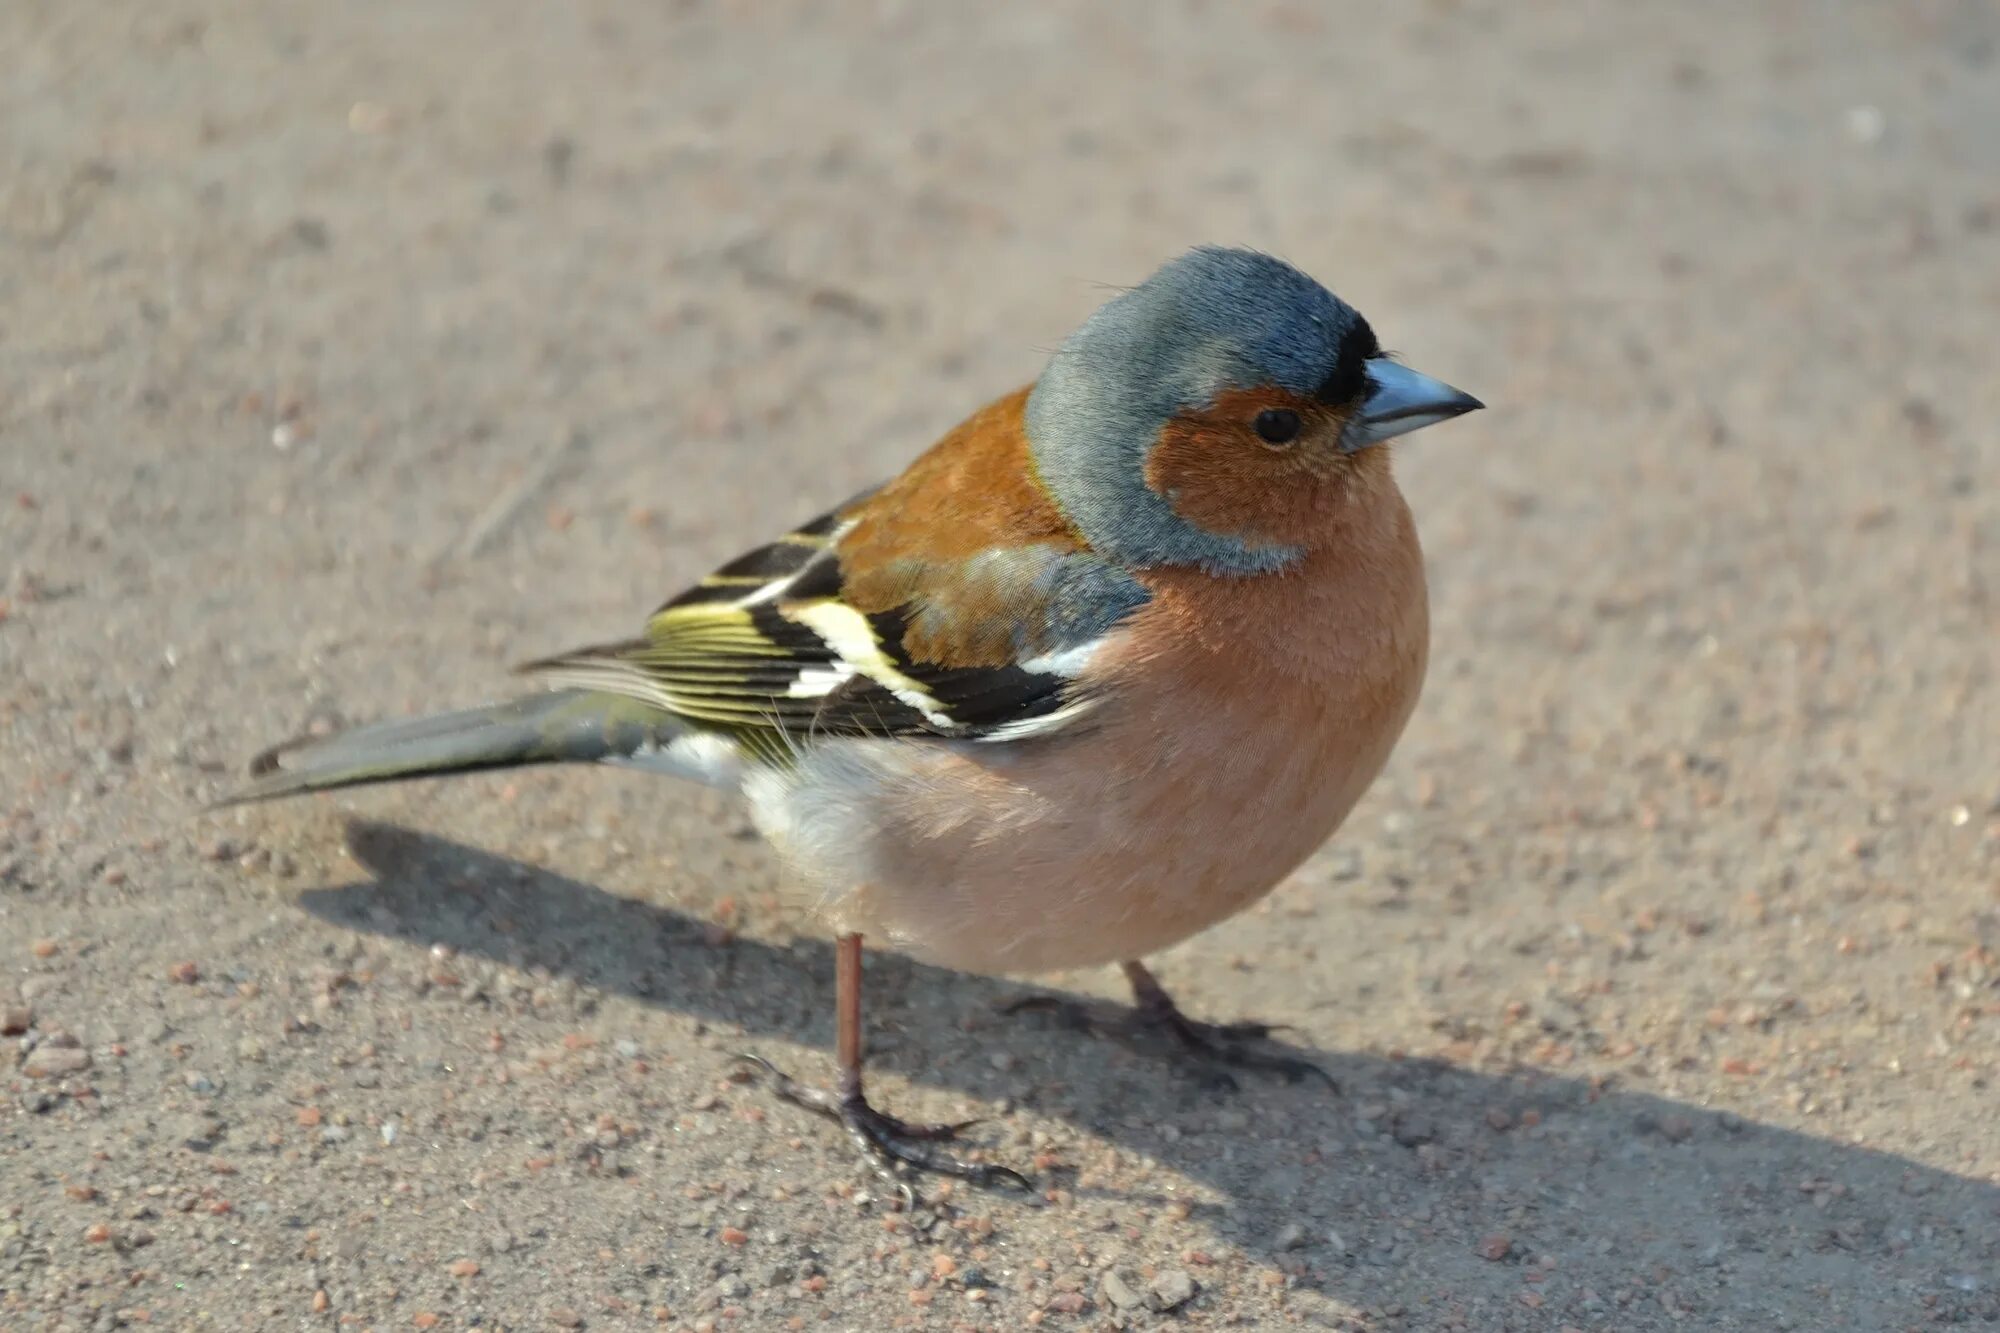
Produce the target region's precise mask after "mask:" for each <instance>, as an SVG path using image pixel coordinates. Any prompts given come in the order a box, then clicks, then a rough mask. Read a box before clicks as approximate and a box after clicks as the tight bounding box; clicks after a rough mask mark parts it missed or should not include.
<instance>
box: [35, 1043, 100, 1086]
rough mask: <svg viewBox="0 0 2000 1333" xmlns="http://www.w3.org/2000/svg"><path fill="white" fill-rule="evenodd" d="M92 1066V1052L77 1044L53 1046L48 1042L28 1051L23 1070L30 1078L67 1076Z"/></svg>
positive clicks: (79, 1072)
mask: <svg viewBox="0 0 2000 1333" xmlns="http://www.w3.org/2000/svg"><path fill="white" fill-rule="evenodd" d="M88 1068H90V1052H89V1051H86V1050H83V1049H81V1048H79V1047H76V1046H52V1045H50V1044H48V1043H46V1042H44V1043H43V1044H42V1045H40V1046H37V1047H35V1049H34V1050H32V1051H29V1052H28V1058H27V1060H26V1061H25V1062H24V1063H23V1064H22V1065H21V1072H22V1073H24V1074H26V1075H27V1076H28V1077H29V1078H65V1077H67V1076H69V1075H71V1074H81V1073H82V1072H83V1071H84V1070H86V1069H88Z"/></svg>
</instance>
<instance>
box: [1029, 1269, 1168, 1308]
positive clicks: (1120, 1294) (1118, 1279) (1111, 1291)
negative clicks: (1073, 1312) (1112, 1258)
mask: <svg viewBox="0 0 2000 1333" xmlns="http://www.w3.org/2000/svg"><path fill="white" fill-rule="evenodd" d="M1097 1294H1098V1295H1100V1296H1102V1297H1103V1298H1104V1301H1105V1303H1106V1304H1108V1305H1110V1306H1111V1307H1112V1308H1114V1309H1118V1310H1136V1309H1137V1308H1139V1307H1140V1306H1141V1305H1144V1304H1145V1303H1146V1298H1145V1297H1144V1296H1143V1295H1141V1294H1140V1292H1139V1290H1138V1288H1136V1287H1134V1286H1133V1285H1132V1283H1131V1282H1130V1281H1128V1280H1127V1279H1126V1277H1125V1275H1124V1274H1122V1273H1120V1272H1119V1271H1118V1270H1117V1269H1115V1268H1113V1269H1109V1270H1107V1271H1106V1272H1105V1274H1104V1276H1103V1278H1101V1279H1100V1280H1099V1281H1098V1284H1097ZM1051 1308H1053V1306H1051Z"/></svg>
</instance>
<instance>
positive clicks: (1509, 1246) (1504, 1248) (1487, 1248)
mask: <svg viewBox="0 0 2000 1333" xmlns="http://www.w3.org/2000/svg"><path fill="white" fill-rule="evenodd" d="M1513 1252H1514V1242H1513V1241H1512V1240H1510V1239H1509V1238H1507V1237H1506V1236H1503V1235H1501V1234H1500V1233H1498V1232H1495V1233H1494V1234H1493V1235H1491V1236H1488V1237H1487V1238H1486V1239H1485V1240H1482V1241H1480V1242H1479V1257H1480V1258H1482V1259H1485V1260H1487V1261H1489V1262H1491V1263H1496V1264H1497V1263H1499V1262H1500V1261H1501V1260H1502V1259H1505V1258H1506V1257H1507V1256H1508V1255H1510V1254H1512V1253H1513Z"/></svg>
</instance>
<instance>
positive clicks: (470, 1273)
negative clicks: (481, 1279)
mask: <svg viewBox="0 0 2000 1333" xmlns="http://www.w3.org/2000/svg"><path fill="white" fill-rule="evenodd" d="M449 1271H450V1273H451V1275H452V1276H453V1277H478V1276H479V1261H478V1260H477V1259H458V1260H454V1261H453V1263H452V1265H451V1268H450V1270H449Z"/></svg>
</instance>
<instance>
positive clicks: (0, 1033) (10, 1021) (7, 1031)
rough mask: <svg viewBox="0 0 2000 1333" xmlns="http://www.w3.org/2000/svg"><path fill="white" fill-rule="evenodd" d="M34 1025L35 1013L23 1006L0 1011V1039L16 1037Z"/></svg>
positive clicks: (15, 1005)
mask: <svg viewBox="0 0 2000 1333" xmlns="http://www.w3.org/2000/svg"><path fill="white" fill-rule="evenodd" d="M34 1025H35V1011H34V1010H32V1009H30V1008H29V1007H28V1006H27V1005H25V1004H10V1005H8V1006H7V1007H6V1008H4V1009H0V1037H18V1036H20V1035H21V1034H22V1033H23V1032H26V1031H27V1030H28V1029H29V1028H31V1027H33V1026H34Z"/></svg>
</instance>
